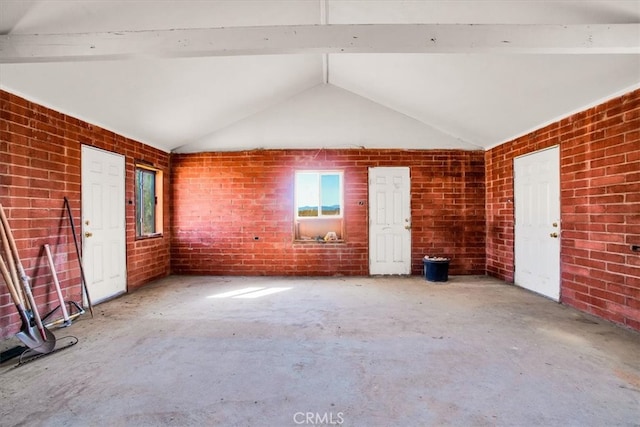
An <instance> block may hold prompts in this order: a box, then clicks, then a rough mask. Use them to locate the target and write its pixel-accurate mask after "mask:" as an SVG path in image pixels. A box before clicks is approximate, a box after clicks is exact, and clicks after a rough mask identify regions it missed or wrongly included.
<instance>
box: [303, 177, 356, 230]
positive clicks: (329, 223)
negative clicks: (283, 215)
mask: <svg viewBox="0 0 640 427" xmlns="http://www.w3.org/2000/svg"><path fill="white" fill-rule="evenodd" d="M343 215H344V202H343V174H342V172H340V171H298V172H296V180H295V238H296V240H315V241H323V242H324V241H339V240H342V238H343V234H344V233H343Z"/></svg>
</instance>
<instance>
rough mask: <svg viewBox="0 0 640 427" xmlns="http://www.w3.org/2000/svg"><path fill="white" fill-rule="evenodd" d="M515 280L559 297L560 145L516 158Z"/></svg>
mask: <svg viewBox="0 0 640 427" xmlns="http://www.w3.org/2000/svg"><path fill="white" fill-rule="evenodd" d="M513 168H514V180H515V183H514V198H515V264H516V265H515V280H514V281H515V283H516V285H518V286H522V287H523V288H526V289H529V290H531V291H534V292H537V293H539V294H542V295H545V296H547V297H549V298H551V299H553V300H555V301H558V300H559V299H560V155H559V149H558V147H557V146H556V147H553V148H550V149H547V150H542V151H538V152H536V153H533V154H529V155H526V156H523V157H518V158H516V159H514V165H513Z"/></svg>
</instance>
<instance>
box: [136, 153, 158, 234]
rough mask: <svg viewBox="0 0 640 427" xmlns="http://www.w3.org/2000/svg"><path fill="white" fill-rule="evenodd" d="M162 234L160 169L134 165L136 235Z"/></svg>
mask: <svg viewBox="0 0 640 427" xmlns="http://www.w3.org/2000/svg"><path fill="white" fill-rule="evenodd" d="M161 234H162V171H159V170H157V169H154V168H151V167H149V166H146V165H136V237H151V236H158V235H161Z"/></svg>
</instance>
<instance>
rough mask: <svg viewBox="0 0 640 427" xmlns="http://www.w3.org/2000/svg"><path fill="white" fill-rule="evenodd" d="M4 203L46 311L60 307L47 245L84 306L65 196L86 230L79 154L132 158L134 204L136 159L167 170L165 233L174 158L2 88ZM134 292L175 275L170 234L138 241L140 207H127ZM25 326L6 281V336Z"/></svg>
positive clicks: (0, 193)
mask: <svg viewBox="0 0 640 427" xmlns="http://www.w3.org/2000/svg"><path fill="white" fill-rule="evenodd" d="M0 118H1V121H0V203H1V204H2V205H3V207H4V210H5V213H6V214H7V216H8V219H9V223H10V225H11V228H12V230H13V233H14V236H15V238H16V240H17V242H16V243H17V246H18V251H19V253H20V258H21V260H22V263H23V264H24V266H25V270H26V272H27V275H29V276H30V277H31V279H32V286H33V291H34V295H35V298H36V301H37V304H38V307H39V311H40V313H43V314H44V313H46V312H48V311H49V309H51V308H53V307H55V306H57V305H58V301H57V297H56V294H55V290H54V287H53V279H52V278H51V274H50V270H49V265H48V263H47V259H46V255H45V254H44V251H43V245H44V244H45V243H48V244H49V245H50V247H51V251H52V252H53V255H54V263H55V267H56V271H57V274H58V278H59V280H60V284H61V287H62V288H63V295H64V297H65V299H67V300H73V301H76V302H80V301H81V297H80V292H81V289H80V270H79V266H78V262H77V257H76V252H75V246H74V243H73V237H72V234H71V228H70V226H69V222H68V218H67V216H66V211H65V210H64V205H63V197H64V196H66V197H67V198H68V199H69V201H70V204H71V207H72V209H73V216H74V222H75V225H76V227H77V228H78V233H79V230H80V226H81V224H80V191H81V183H80V167H81V165H80V150H81V144H86V145H91V146H94V147H98V148H102V149H105V150H109V151H113V152H116V153H119V154H123V155H125V156H126V160H125V162H126V189H125V192H126V198H127V200H129V199H133V198H134V197H133V192H134V187H133V177H134V163H133V162H134V159H136V160H138V159H141V160H146V161H149V162H151V163H153V164H154V165H155V166H157V167H158V168H160V169H162V170H163V171H164V172H165V186H164V187H165V189H166V191H165V200H166V201H167V203H166V204H165V216H164V218H165V224H166V225H165V230H167V232H168V229H169V220H170V216H169V208H168V202H169V155H168V154H167V153H164V152H161V151H159V150H156V149H153V148H151V147H149V146H146V145H143V144H141V143H139V142H136V141H132V140H130V139H127V138H124V137H122V136H119V135H116V134H114V133H112V132H109V131H106V130H104V129H101V128H99V127H97V126H93V125H91V124H88V123H85V122H83V121H80V120H77V119H75V118H73V117H69V116H66V115H64V114H61V113H58V112H56V111H53V110H51V109H48V108H45V107H43V106H40V105H37V104H35V103H32V102H29V101H27V100H25V99H22V98H20V97H18V96H16V95H13V94H10V93H8V92H5V91H0ZM126 206H127V207H126V209H127V211H126V222H127V227H126V228H127V243H126V245H127V276H128V277H127V278H128V289H129V290H131V289H133V288H136V287H138V286H140V285H142V284H144V283H146V282H148V281H150V280H152V279H154V278H157V277H161V276H164V275H167V274H168V273H169V242H170V239H169V236H168V235H165V237H164V238H158V239H151V240H139V241H136V240H135V227H134V216H135V210H134V209H135V207H134V206H133V205H126ZM19 327H20V324H19V319H18V315H17V312H16V309H15V306H14V305H13V303H12V302H11V298H10V296H9V294H8V290H7V288H6V286H5V284H4V280H2V278H0V338H1V337H6V336H9V335H11V334H13V333H14V332H16V331H17V330H18V329H19Z"/></svg>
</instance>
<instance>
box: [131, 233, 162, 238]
mask: <svg viewBox="0 0 640 427" xmlns="http://www.w3.org/2000/svg"><path fill="white" fill-rule="evenodd" d="M160 237H163V235H162V233H155V234H147V235H144V236H136V240H149V239H157V238H160Z"/></svg>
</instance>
